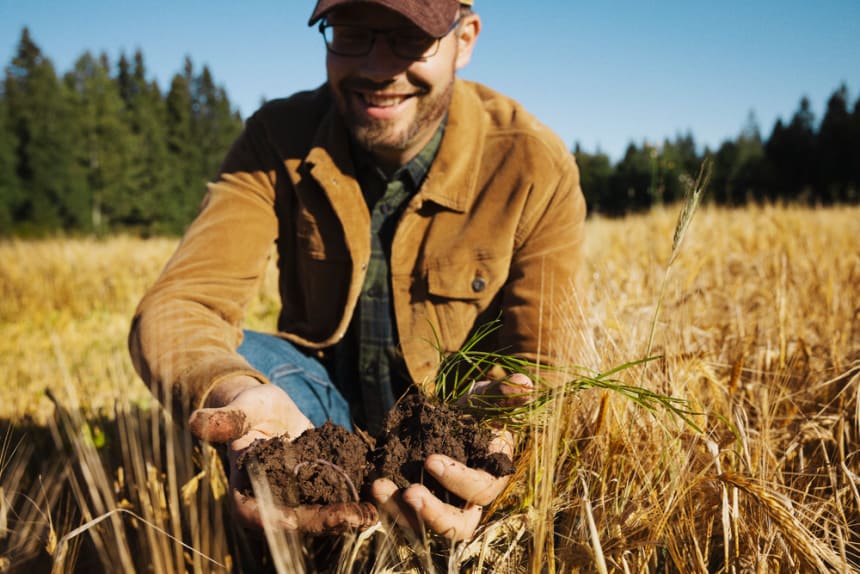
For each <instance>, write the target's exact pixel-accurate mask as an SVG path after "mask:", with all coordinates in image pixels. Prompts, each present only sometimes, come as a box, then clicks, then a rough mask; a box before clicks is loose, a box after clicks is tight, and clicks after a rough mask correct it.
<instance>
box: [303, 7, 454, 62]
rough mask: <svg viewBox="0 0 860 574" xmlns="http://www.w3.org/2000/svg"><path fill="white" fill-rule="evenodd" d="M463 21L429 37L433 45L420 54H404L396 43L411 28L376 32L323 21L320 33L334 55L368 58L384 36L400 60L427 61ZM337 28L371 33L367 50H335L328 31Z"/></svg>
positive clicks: (360, 27) (362, 27)
mask: <svg viewBox="0 0 860 574" xmlns="http://www.w3.org/2000/svg"><path fill="white" fill-rule="evenodd" d="M462 19H463V18H462V17H459V18H457V19H456V20H455V21H454V23H453V24H451V27H450V28H448V31H447V32H445V33H444V34H443V35H442V36H439V37H438V38H433V37H430V36H428V39H430V40H432V44H429V45H428V47H427V48H426V49H425V50H424V51H423V52H421V53H420V54H411V53H404V52H401V51H400V48H399V47H398V44H397V41H396V37H397V36H396V34H397V33H399V32H403V31H404V30H412V29H411V28H393V29H389V30H375V29H373V28H366V27H364V26H351V25H349V24H329V23H328V22H327V21H325V20H323V21H322V22H320V24H319V31H320V34H322V37H323V40H324V41H325V45H326V49H327V50H328V51H329V52H331V53H332V54H336V55H338V56H344V57H347V58H360V57H362V56H366V55H368V54H369V53H370V52H371V50H373V46H374V45H376V38H377V36H384V37H385V41H386V42H387V43H388V47H389V48H390V49H391V52H392V53H393V54H394V55H395V56H397V57H398V58H403V59H405V60H426V59H428V58H432V57H433V56H435V55H436V54H437V53H438V52H439V45H440V44H441V43H442V40H443V39H444V38H445V37H446V36H447V35H448V34H450V33H451V32H453V31H454V30H455V29H456V28H457V26H459V25H460V22H461V21H462ZM336 27H343V28H352V29H356V30H361V31H364V32H369V33H370V41H369V42H368V44H367V48H366V49H364V50H363V51H361V52H341V51H338V50H335V49H334V48H333V47H332V43H333V42H332V41H331V39H330V38H329V36H328V34H327V30H331V29H333V28H336Z"/></svg>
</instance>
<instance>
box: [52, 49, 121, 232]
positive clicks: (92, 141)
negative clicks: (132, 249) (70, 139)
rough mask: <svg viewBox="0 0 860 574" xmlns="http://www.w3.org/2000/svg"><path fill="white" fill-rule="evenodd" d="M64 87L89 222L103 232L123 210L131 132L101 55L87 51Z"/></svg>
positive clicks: (118, 217)
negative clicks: (68, 98)
mask: <svg viewBox="0 0 860 574" xmlns="http://www.w3.org/2000/svg"><path fill="white" fill-rule="evenodd" d="M65 82H66V86H67V88H68V89H69V92H70V94H71V97H72V99H73V104H74V113H75V117H76V118H77V121H76V122H75V124H76V125H75V127H76V128H77V130H78V131H77V133H76V140H77V142H78V145H76V146H75V151H76V159H77V161H78V163H79V165H80V166H81V168H82V169H83V170H84V172H85V173H86V180H87V186H88V189H89V197H90V205H89V211H90V217H91V220H90V226H91V228H92V229H94V230H95V231H97V232H105V231H107V230H108V229H109V228H110V226H111V224H115V223H116V222H117V221H119V220H121V219H122V217H123V216H124V215H125V214H126V213H128V212H129V210H130V207H129V205H128V200H129V198H128V197H127V195H126V194H125V193H124V191H125V190H126V189H127V180H128V178H129V171H128V170H129V165H130V163H131V158H132V141H131V132H130V130H129V127H128V125H127V124H126V123H125V118H124V117H123V116H124V105H123V101H122V98H121V97H120V93H119V90H118V89H117V85H116V83H115V82H114V81H113V80H112V79H111V77H110V63H109V62H108V60H107V57H106V56H104V55H103V56H102V57H101V58H100V59H98V60H97V59H95V58H94V57H93V56H92V55H91V54H90V53H89V52H86V53H84V54H83V55H82V56H81V57H80V58H78V60H77V61H76V62H75V66H74V69H73V71H71V72H69V73H68V74H66V77H65Z"/></svg>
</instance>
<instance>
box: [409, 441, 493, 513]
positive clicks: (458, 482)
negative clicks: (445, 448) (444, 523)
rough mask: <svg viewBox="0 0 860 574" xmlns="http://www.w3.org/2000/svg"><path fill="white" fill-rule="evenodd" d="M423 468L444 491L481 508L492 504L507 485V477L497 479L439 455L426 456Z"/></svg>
mask: <svg viewBox="0 0 860 574" xmlns="http://www.w3.org/2000/svg"><path fill="white" fill-rule="evenodd" d="M424 468H425V469H426V470H427V472H429V473H430V474H431V475H433V477H434V478H435V479H436V480H438V481H439V484H441V485H442V486H443V487H444V488H445V489H446V490H448V491H449V492H451V493H452V494H455V495H457V496H459V497H460V498H462V499H463V500H465V501H466V502H467V503H471V504H478V505H481V506H486V505H488V504H490V503H491V502H493V501H494V500H495V499H496V497H497V496H499V494H501V492H502V490H504V488H505V485H506V484H507V483H508V477H501V478H497V477H495V476H493V475H492V474H490V473H488V472H486V471H483V470H478V469H474V468H469V467H468V466H466V465H465V464H463V463H461V462H458V461H456V460H454V459H452V458H449V457H447V456H444V455H441V454H431V455H430V456H428V457H427V460H426V461H425V462H424Z"/></svg>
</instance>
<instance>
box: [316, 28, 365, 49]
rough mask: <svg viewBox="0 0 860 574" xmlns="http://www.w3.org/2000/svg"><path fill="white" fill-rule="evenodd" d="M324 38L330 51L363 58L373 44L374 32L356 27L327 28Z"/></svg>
mask: <svg viewBox="0 0 860 574" xmlns="http://www.w3.org/2000/svg"><path fill="white" fill-rule="evenodd" d="M323 36H324V37H325V42H326V45H328V48H329V50H331V51H332V52H334V53H335V54H342V55H344V56H363V55H364V54H367V53H368V52H369V51H370V45H371V44H372V43H373V32H372V31H370V30H368V29H367V28H358V27H355V26H325V27H324V28H323Z"/></svg>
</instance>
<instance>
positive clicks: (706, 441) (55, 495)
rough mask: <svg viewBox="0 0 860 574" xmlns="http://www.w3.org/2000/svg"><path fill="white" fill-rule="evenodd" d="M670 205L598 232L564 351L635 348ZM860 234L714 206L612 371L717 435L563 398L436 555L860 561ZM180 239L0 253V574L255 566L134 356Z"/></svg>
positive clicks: (660, 260)
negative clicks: (674, 401)
mask: <svg viewBox="0 0 860 574" xmlns="http://www.w3.org/2000/svg"><path fill="white" fill-rule="evenodd" d="M677 212H678V210H677V208H672V209H666V210H657V211H654V212H652V213H650V214H648V215H645V216H637V217H630V218H627V219H623V220H604V219H599V218H595V219H592V220H590V221H589V222H588V255H587V275H588V279H589V283H588V287H587V290H586V292H585V293H584V294H583V296H582V299H583V301H582V302H583V305H584V306H587V312H586V316H587V317H588V319H587V321H586V323H587V324H586V328H585V329H584V330H582V331H577V333H578V335H577V338H576V340H575V342H574V343H573V344H572V345H571V363H572V364H578V365H584V366H587V367H590V368H593V369H595V370H598V371H600V370H608V369H609V368H611V367H614V366H616V365H620V364H623V363H626V362H629V361H633V360H636V359H639V358H642V357H643V356H644V354H645V353H646V350H647V348H648V341H649V336H650V329H651V322H652V319H653V317H654V315H655V310H656V307H657V304H658V300H659V293H660V289H661V284H662V282H663V278H664V276H665V274H666V265H667V262H668V261H669V258H670V255H671V252H672V236H673V231H674V229H675V224H676V219H677ZM857 237H860V208H857V207H852V208H838V209H826V210H809V209H801V208H793V207H764V208H749V209H745V210H732V211H728V210H722V209H715V208H703V209H702V210H701V211H700V213H698V214H697V215H696V219H695V221H693V223H692V225H691V227H690V228H689V230H688V232H687V237H686V239H685V244H684V246H683V248H682V250H681V253H680V256H679V257H678V258H677V260H676V261H675V262H674V265H673V267H672V268H671V269H670V273H669V278H668V282H667V283H666V285H667V286H666V290H665V293H664V296H663V298H662V309H661V310H660V313H659V316H658V319H659V320H658V324H657V328H656V336H655V338H654V342H653V347H652V351H651V354H652V355H659V356H660V358H659V359H657V360H655V361H653V362H651V363H649V364H647V367H642V366H639V367H633V368H631V369H628V370H627V371H625V372H623V373H622V375H621V376H622V378H623V379H624V381H625V382H626V383H629V384H643V385H645V386H647V387H649V388H652V389H654V390H656V391H658V392H660V393H663V394H666V395H672V396H675V397H680V398H683V399H686V400H688V401H689V402H690V404H691V405H693V406H694V408H695V410H696V411H697V412H698V413H699V414H697V415H696V416H695V421H696V423H697V425H698V426H699V427H700V428H702V429H703V432H701V433H699V432H696V431H694V430H693V429H691V428H690V427H689V426H686V425H684V424H683V423H682V422H680V421H679V420H677V419H674V418H673V417H671V416H669V415H667V414H661V413H658V414H657V415H656V416H653V415H651V414H648V413H646V412H645V411H643V410H642V409H640V408H637V407H635V406H634V405H633V404H632V403H631V402H630V401H628V400H625V399H623V398H622V397H619V396H617V395H615V394H612V393H606V392H603V393H600V392H597V391H588V392H582V393H577V394H575V395H571V396H561V397H558V398H557V400H556V402H554V403H552V408H551V409H550V410H549V411H548V418H549V421H550V424H547V425H546V426H544V427H541V428H540V429H536V430H535V431H534V432H532V433H530V437H529V440H528V441H527V444H526V446H525V449H524V456H523V461H522V465H521V468H520V471H519V475H518V479H519V480H518V481H516V483H517V485H518V486H516V487H512V488H511V490H510V492H509V493H507V494H506V496H505V497H504V498H503V500H501V501H500V503H499V504H498V505H497V506H496V507H495V508H494V509H492V511H491V513H490V514H489V516H488V521H487V522H486V524H485V525H484V526H483V527H482V529H481V530H480V532H479V536H478V537H477V538H476V539H475V540H473V541H472V542H470V543H467V544H463V545H459V546H457V547H454V548H450V549H448V551H447V554H446V556H445V559H444V561H443V567H442V569H443V570H444V568H445V567H448V568H449V569H450V570H452V571H459V570H475V571H488V572H489V571H493V572H505V571H509V572H522V571H538V570H541V569H545V571H549V572H604V571H609V572H657V571H660V572H664V571H670V572H684V573H686V572H807V571H821V572H829V571H835V572H854V571H857V570H858V568H860V535H858V532H860V450H858V444H860V402H858V395H860V296H858V295H860V248H858V243H857ZM174 245H175V242H174V241H172V240H148V241H143V240H136V239H129V238H115V239H111V240H107V241H96V240H51V241H40V242H7V243H0V261H2V266H0V381H2V383H0V418H3V419H5V420H7V421H17V428H15V429H13V430H12V431H10V433H9V434H8V435H7V436H8V437H9V438H10V442H9V445H8V446H7V448H4V449H3V451H2V453H0V487H1V488H0V553H1V554H2V556H0V571H2V570H3V569H4V567H6V566H9V565H14V564H15V563H16V562H17V563H19V564H23V563H24V562H25V560H35V562H34V563H35V564H48V565H53V566H54V567H55V568H57V569H58V571H60V570H62V569H64V568H69V567H70V566H69V565H70V564H72V563H74V562H75V560H82V561H86V560H87V557H88V556H89V559H90V560H93V559H94V558H93V557H98V556H101V557H102V559H103V560H106V561H108V562H106V564H112V565H120V564H122V565H124V566H123V568H124V569H128V568H134V569H137V570H141V571H143V570H146V569H147V568H151V569H152V570H153V571H157V572H174V571H185V570H186V569H190V570H194V571H210V570H211V571H223V570H224V569H225V568H227V567H229V566H230V564H233V565H234V567H236V568H237V569H239V570H241V571H254V570H255V569H256V568H258V567H261V566H260V564H259V563H256V562H254V560H253V559H252V558H249V556H253V555H254V554H255V552H256V551H258V550H259V542H258V541H256V540H253V539H251V540H250V541H249V540H248V539H247V538H246V537H244V536H243V535H242V533H241V532H240V531H239V529H237V528H235V527H234V526H232V525H231V524H230V522H229V519H228V518H227V513H226V510H225V509H226V504H225V500H226V498H225V497H223V484H221V483H220V482H219V477H220V471H219V469H218V459H217V457H214V456H212V451H211V450H210V449H201V448H200V447H199V446H195V445H193V444H191V442H190V441H189V440H188V438H187V435H186V434H185V433H183V432H182V431H181V429H177V428H176V427H174V425H172V424H171V423H170V421H169V420H167V419H166V417H165V415H164V414H163V413H162V412H161V411H160V409H158V408H157V407H152V408H147V407H150V406H151V403H150V400H149V396H148V392H147V390H146V389H145V388H144V387H143V385H142V384H141V383H140V382H139V381H137V379H136V377H135V376H134V374H133V371H132V369H131V367H130V363H129V360H128V358H127V356H126V351H125V335H126V330H127V326H128V320H129V318H130V316H131V313H132V311H133V308H134V305H135V303H136V301H137V299H138V298H139V297H140V295H141V294H142V293H143V291H144V289H145V288H146V286H147V285H148V284H149V283H151V282H152V281H153V279H154V278H155V277H156V275H157V273H158V271H159V270H160V268H161V267H162V266H163V264H164V262H165V261H166V259H167V258H168V257H169V255H170V253H171V251H172V249H173V247H174ZM273 290H274V280H273V277H270V278H269V279H268V280H267V282H266V285H265V288H264V292H263V293H262V294H261V296H260V298H259V300H258V301H257V302H255V303H254V305H253V307H252V309H251V310H250V311H249V323H250V324H251V325H252V326H254V327H257V328H260V327H264V326H266V325H271V324H272V320H273V317H274V310H275V308H276V300H275V296H274V291H273ZM571 331H572V332H574V329H571ZM46 389H51V394H52V396H54V398H55V400H56V401H57V403H58V404H59V405H61V408H60V409H59V410H58V411H57V412H56V413H55V407H54V402H52V400H50V399H49V398H48V395H47V394H46V392H45V390H46ZM115 411H116V413H117V414H118V416H116V417H113V414H114V412H115ZM43 424H47V425H48V428H49V429H50V433H51V434H50V436H48V435H45V434H44V433H43V434H42V435H40V434H39V428H40V427H41V425H43ZM24 431H26V432H27V434H26V435H25V439H24V440H23V441H18V440H17V437H19V436H20V435H21V433H22V432H24ZM39 437H42V438H39ZM61 443H62V444H64V445H65V446H64V447H63V448H58V447H57V446H56V445H57V444H61ZM15 447H17V450H15V451H14V452H12V450H13V448H15ZM46 453H50V454H51V456H50V457H46V456H45V454H46ZM37 477H41V478H40V480H37ZM108 513H111V514H108ZM96 520H101V521H100V522H98V523H95V522H94V521H96ZM82 526H84V528H80V527H82ZM76 529H78V530H76ZM386 533H387V534H386ZM70 534H76V536H74V537H72V536H70ZM270 540H272V545H273V548H274V551H273V554H274V555H275V558H274V560H273V563H274V564H275V565H277V564H280V565H281V568H284V569H287V571H293V570H295V569H296V568H298V567H299V566H300V565H301V564H302V563H303V561H304V558H301V555H300V554H297V553H300V552H301V551H304V552H308V546H307V545H302V544H301V541H296V540H291V539H289V538H288V537H287V538H284V537H281V539H280V540H278V537H277V536H274V535H273V536H271V537H270ZM396 540H397V539H396V537H395V536H393V535H392V534H391V532H390V531H389V530H388V529H387V528H381V529H380V530H378V531H376V532H375V533H373V534H369V535H367V536H365V537H364V538H363V539H362V538H355V537H353V538H348V539H347V540H346V541H345V542H344V544H343V545H342V546H341V547H340V548H339V549H338V550H337V553H335V554H333V555H335V556H337V555H338V553H339V555H340V556H341V558H340V559H339V561H338V563H339V565H340V567H341V568H342V571H348V567H349V566H350V565H355V564H358V565H359V567H360V569H362V570H371V569H375V570H376V571H380V572H382V571H392V572H399V571H404V570H406V569H407V567H406V564H408V559H409V558H412V559H414V558H415V556H414V555H413V554H410V553H408V552H407V553H406V554H408V556H406V557H404V549H403V548H402V547H399V546H398V545H397V544H396ZM178 541H181V543H180V542H178ZM183 544H184V546H183ZM311 547H312V546H311ZM368 547H372V548H374V551H373V552H372V553H370V554H371V557H372V558H368V557H367V556H368V553H367V548H368ZM290 548H292V551H291V550H290ZM257 553H258V552H257ZM60 555H62V562H61V563H60V561H59V560H58V559H57V557H58V556H60ZM418 555H419V557H418V560H419V562H422V561H423V562H424V566H425V569H428V570H429V569H430V568H432V567H435V568H437V569H438V568H439V567H440V566H439V564H440V562H439V561H438V560H437V561H436V562H433V563H431V562H429V561H428V560H429V559H428V558H426V556H424V555H423V554H421V553H420V552H419V553H418ZM422 556H423V558H422ZM39 560H41V561H42V562H39ZM296 560H298V562H296ZM362 560H364V561H365V562H362ZM249 561H250V562H249ZM249 563H250V564H252V566H248V564H249ZM434 564H435V566H434ZM446 565H447V566H446ZM268 567H271V568H274V566H271V563H270V565H269V566H268ZM81 571H84V570H81Z"/></svg>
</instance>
